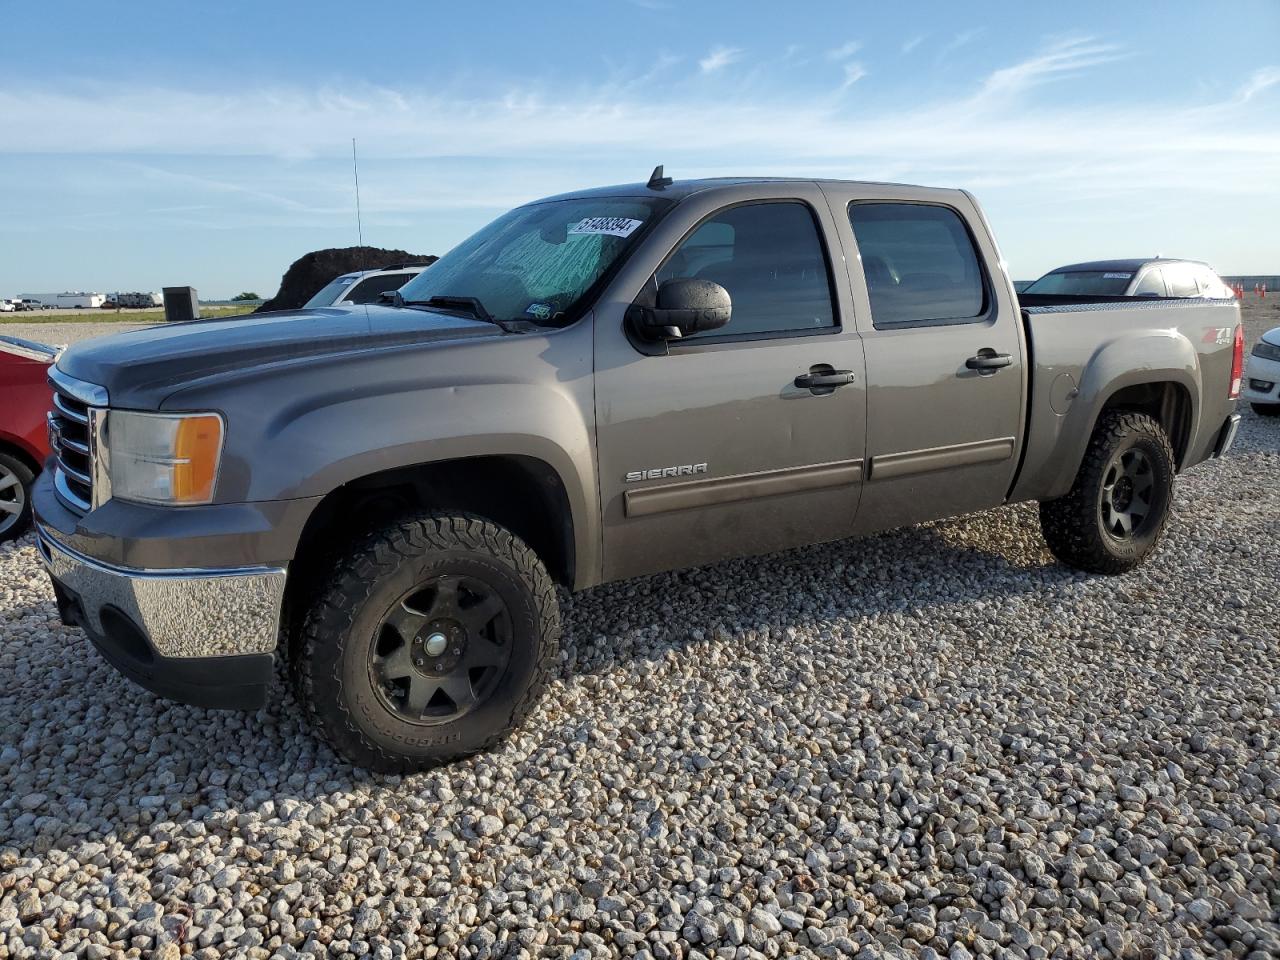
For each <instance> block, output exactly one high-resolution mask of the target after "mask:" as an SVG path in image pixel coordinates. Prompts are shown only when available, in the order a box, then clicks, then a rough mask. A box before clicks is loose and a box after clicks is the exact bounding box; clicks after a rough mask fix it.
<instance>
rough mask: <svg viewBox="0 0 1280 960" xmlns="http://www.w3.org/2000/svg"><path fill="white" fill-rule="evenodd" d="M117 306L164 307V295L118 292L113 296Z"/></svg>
mask: <svg viewBox="0 0 1280 960" xmlns="http://www.w3.org/2000/svg"><path fill="white" fill-rule="evenodd" d="M112 299H113V300H115V303H116V306H117V307H134V308H137V307H162V306H164V295H163V294H159V293H139V292H136V291H135V292H133V293H117V294H116V295H115V296H114V297H113V298H112Z"/></svg>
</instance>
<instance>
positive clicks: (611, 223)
mask: <svg viewBox="0 0 1280 960" xmlns="http://www.w3.org/2000/svg"><path fill="white" fill-rule="evenodd" d="M642 223H644V221H643V220H632V219H630V218H629V217H585V218H583V219H582V220H579V221H578V224H577V226H574V227H570V228H569V236H571V237H572V236H575V235H576V236H587V235H591V234H597V235H604V236H607V237H629V236H631V235H632V234H633V233H635V232H636V228H637V227H638V226H640V224H642Z"/></svg>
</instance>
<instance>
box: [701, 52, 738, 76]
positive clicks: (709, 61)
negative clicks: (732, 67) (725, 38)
mask: <svg viewBox="0 0 1280 960" xmlns="http://www.w3.org/2000/svg"><path fill="white" fill-rule="evenodd" d="M741 58H742V51H741V50H740V49H739V48H738V47H715V48H714V49H713V50H712V51H711V52H710V53H708V54H707V55H706V56H705V57H703V58H702V59H701V60H699V61H698V66H699V68H701V70H702V72H703V73H715V72H716V71H717V70H723V69H724V68H725V67H727V66H729V64H731V63H734V62H735V61H737V60H740V59H741Z"/></svg>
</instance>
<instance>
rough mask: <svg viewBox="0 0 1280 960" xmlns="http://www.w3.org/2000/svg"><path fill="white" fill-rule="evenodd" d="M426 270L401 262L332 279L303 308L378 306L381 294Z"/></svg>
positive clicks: (401, 285) (421, 266)
mask: <svg viewBox="0 0 1280 960" xmlns="http://www.w3.org/2000/svg"><path fill="white" fill-rule="evenodd" d="M425 269H427V265H426V264H423V263H400V264H396V265H395V266H391V267H381V268H379V269H377V270H357V271H356V272H355V273H344V274H343V275H342V276H340V277H335V278H334V279H332V280H330V281H329V282H328V283H327V284H325V285H324V287H323V288H321V290H320V292H319V293H317V294H316V295H315V296H314V297H312V298H311V299H310V300H308V301H307V302H306V303H305V304H304V305H303V308H304V309H312V308H315V307H349V306H352V305H354V304H358V303H377V302H378V299H379V298H380V297H381V296H382V295H383V294H384V293H390V292H391V291H393V290H399V289H400V288H401V287H403V286H404V285H405V284H406V283H408V282H409V281H410V280H412V279H413V278H414V277H416V276H417V275H418V274H420V273H421V272H422V271H423V270H425Z"/></svg>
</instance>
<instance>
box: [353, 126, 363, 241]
mask: <svg viewBox="0 0 1280 960" xmlns="http://www.w3.org/2000/svg"><path fill="white" fill-rule="evenodd" d="M351 176H352V178H353V179H354V180H355V182H356V239H357V240H358V241H359V245H360V251H361V252H360V256H361V258H363V257H364V223H363V221H362V220H361V219H360V165H359V163H358V162H357V160H356V138H355V137H352V138H351Z"/></svg>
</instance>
